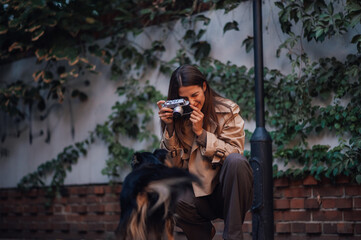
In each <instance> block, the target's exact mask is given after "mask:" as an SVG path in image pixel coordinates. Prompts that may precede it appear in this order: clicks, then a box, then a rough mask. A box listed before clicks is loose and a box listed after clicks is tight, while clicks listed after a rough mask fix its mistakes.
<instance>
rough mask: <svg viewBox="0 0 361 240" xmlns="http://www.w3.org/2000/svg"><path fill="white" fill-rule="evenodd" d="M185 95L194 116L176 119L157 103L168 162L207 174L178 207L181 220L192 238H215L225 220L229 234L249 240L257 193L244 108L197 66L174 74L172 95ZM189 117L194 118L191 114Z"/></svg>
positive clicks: (226, 236)
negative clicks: (246, 224)
mask: <svg viewBox="0 0 361 240" xmlns="http://www.w3.org/2000/svg"><path fill="white" fill-rule="evenodd" d="M179 98H183V99H185V100H187V101H189V103H190V107H191V108H192V110H193V111H192V112H191V114H190V115H186V116H183V117H181V118H178V119H174V118H173V109H172V108H167V107H165V106H163V105H164V103H165V101H164V100H161V101H159V102H158V103H157V105H158V107H159V109H160V110H159V117H160V119H161V121H162V130H163V136H162V142H161V147H162V148H165V149H167V150H168V151H169V153H170V154H169V155H170V156H169V158H168V159H167V164H168V165H169V166H175V167H180V168H187V169H188V170H189V172H191V173H193V174H195V175H196V176H198V177H199V178H200V179H201V182H202V186H199V185H196V184H194V185H193V192H192V193H187V194H185V196H183V198H182V199H181V201H180V202H179V204H178V206H177V210H176V213H177V218H176V224H177V225H178V226H179V227H180V228H182V229H183V231H184V233H185V235H186V236H187V238H188V239H189V240H193V239H194V240H199V239H202V240H203V239H204V240H206V239H212V237H213V235H214V233H215V231H214V227H213V225H212V223H211V220H213V219H216V218H222V219H224V232H223V238H224V239H243V235H242V223H243V221H244V217H245V214H246V212H247V210H248V209H249V208H250V206H251V202H252V197H253V177H252V170H251V168H250V165H249V163H248V161H247V160H246V158H245V157H244V156H243V155H242V154H243V150H244V140H245V134H244V129H243V128H244V121H243V119H242V118H241V116H240V115H239V111H240V110H239V107H238V106H237V105H236V104H235V103H233V102H232V101H230V100H228V99H225V98H223V97H221V96H220V95H218V94H217V93H216V92H215V91H213V90H212V89H211V88H210V86H209V85H208V82H207V80H206V78H205V77H204V75H203V74H202V73H201V72H200V71H199V70H198V69H197V68H196V67H194V66H191V65H183V66H180V67H179V68H177V69H176V70H175V71H174V72H173V74H172V76H171V79H170V84H169V90H168V100H172V99H179ZM187 116H188V117H187Z"/></svg>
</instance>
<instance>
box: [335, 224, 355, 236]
mask: <svg viewBox="0 0 361 240" xmlns="http://www.w3.org/2000/svg"><path fill="white" fill-rule="evenodd" d="M353 231H354V224H353V223H338V224H337V232H338V233H341V234H353Z"/></svg>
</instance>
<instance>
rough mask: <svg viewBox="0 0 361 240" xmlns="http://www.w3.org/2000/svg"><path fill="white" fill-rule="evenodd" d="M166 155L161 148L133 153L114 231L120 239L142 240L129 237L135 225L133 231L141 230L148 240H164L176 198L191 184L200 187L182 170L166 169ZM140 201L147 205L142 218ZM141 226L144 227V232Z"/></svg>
mask: <svg viewBox="0 0 361 240" xmlns="http://www.w3.org/2000/svg"><path fill="white" fill-rule="evenodd" d="M166 156H167V151H166V150H163V149H157V150H156V151H154V153H150V152H141V153H140V152H138V153H135V154H134V156H133V160H132V164H131V165H132V172H131V173H130V174H128V176H127V177H126V178H125V180H124V183H123V186H122V192H121V194H120V208H121V217H120V222H119V226H118V229H117V233H118V234H117V235H120V239H122V240H131V239H134V238H137V240H138V239H139V240H141V237H139V236H137V237H135V236H133V235H132V234H130V232H129V229H131V226H136V227H133V228H132V229H136V231H138V230H139V232H141V231H143V232H144V233H145V239H147V240H149V239H152V238H154V239H163V235H164V234H163V233H164V231H165V230H166V232H168V233H172V231H173V226H169V225H170V224H171V223H173V220H172V219H173V217H172V216H173V213H174V210H175V207H176V203H177V199H178V198H179V196H180V194H182V193H184V191H186V190H187V189H192V184H191V183H192V182H197V183H198V184H199V179H198V178H197V177H195V176H194V175H192V174H190V173H188V172H187V171H185V170H183V169H179V168H169V167H166V166H165V165H164V161H165V159H166ZM162 191H163V194H162ZM164 193H166V194H164ZM168 193H169V194H168ZM139 199H143V200H144V201H146V204H147V205H146V206H147V207H146V210H145V212H146V213H145V218H142V217H141V214H142V213H141V210H140V209H139V208H140V207H141V206H139V205H138V204H137V201H138V200H139ZM143 209H145V208H143ZM135 215H136V216H137V217H134V216H135ZM132 219H133V220H132ZM134 219H136V221H135V220H134ZM142 219H143V220H142ZM142 221H144V222H142ZM135 222H136V224H135ZM132 224H133V225H132ZM142 226H146V227H145V229H142V228H143V227H142ZM166 226H167V227H166ZM165 228H169V229H165ZM169 238H170V239H172V236H169Z"/></svg>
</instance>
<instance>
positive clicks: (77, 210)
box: [71, 205, 88, 214]
mask: <svg viewBox="0 0 361 240" xmlns="http://www.w3.org/2000/svg"><path fill="white" fill-rule="evenodd" d="M71 211H72V212H73V213H81V214H83V213H86V212H87V211H88V209H87V206H84V205H79V206H72V207H71Z"/></svg>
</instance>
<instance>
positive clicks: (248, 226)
mask: <svg viewBox="0 0 361 240" xmlns="http://www.w3.org/2000/svg"><path fill="white" fill-rule="evenodd" d="M242 230H243V232H244V233H251V232H252V224H249V223H244V224H243V226H242ZM221 231H223V228H222V229H221Z"/></svg>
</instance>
